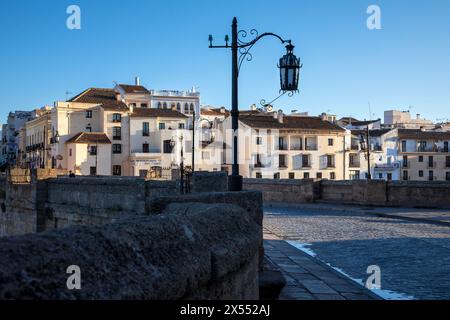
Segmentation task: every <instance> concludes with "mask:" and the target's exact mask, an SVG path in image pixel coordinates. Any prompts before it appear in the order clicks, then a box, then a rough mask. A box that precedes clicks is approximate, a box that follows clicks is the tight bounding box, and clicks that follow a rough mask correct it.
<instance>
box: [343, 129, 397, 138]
mask: <svg viewBox="0 0 450 320" xmlns="http://www.w3.org/2000/svg"><path fill="white" fill-rule="evenodd" d="M391 130H392V129H376V130H369V134H370V136H371V137H381V136H382V135H384V134H386V133H388V132H389V131H391ZM366 132H367V131H366V130H352V135H354V136H360V135H361V134H364V135H365V134H366Z"/></svg>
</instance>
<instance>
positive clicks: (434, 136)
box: [398, 129, 450, 141]
mask: <svg viewBox="0 0 450 320" xmlns="http://www.w3.org/2000/svg"><path fill="white" fill-rule="evenodd" d="M398 136H399V138H400V139H415V140H420V139H423V140H437V141H439V140H450V131H422V130H420V129H398Z"/></svg>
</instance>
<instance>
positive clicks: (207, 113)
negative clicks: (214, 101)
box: [201, 108, 230, 116]
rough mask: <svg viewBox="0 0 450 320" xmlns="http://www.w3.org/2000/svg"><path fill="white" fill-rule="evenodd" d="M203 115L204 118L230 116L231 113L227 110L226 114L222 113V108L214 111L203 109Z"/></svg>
mask: <svg viewBox="0 0 450 320" xmlns="http://www.w3.org/2000/svg"><path fill="white" fill-rule="evenodd" d="M201 114H202V115H203V116H228V115H229V114H230V112H229V111H228V110H225V112H222V111H221V109H220V108H214V109H212V108H211V109H209V108H208V109H206V108H202V110H201Z"/></svg>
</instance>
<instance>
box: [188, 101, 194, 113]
mask: <svg viewBox="0 0 450 320" xmlns="http://www.w3.org/2000/svg"><path fill="white" fill-rule="evenodd" d="M189 109H190V111H191V113H194V104H193V103H191V105H190V106H189Z"/></svg>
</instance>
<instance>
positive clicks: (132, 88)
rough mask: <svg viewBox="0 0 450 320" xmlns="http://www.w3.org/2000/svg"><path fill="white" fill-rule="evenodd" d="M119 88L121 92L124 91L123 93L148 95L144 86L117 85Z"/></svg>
mask: <svg viewBox="0 0 450 320" xmlns="http://www.w3.org/2000/svg"><path fill="white" fill-rule="evenodd" d="M119 87H121V88H122V89H123V91H125V93H146V94H149V93H150V91H148V90H147V88H146V87H144V86H136V85H129V84H119Z"/></svg>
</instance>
